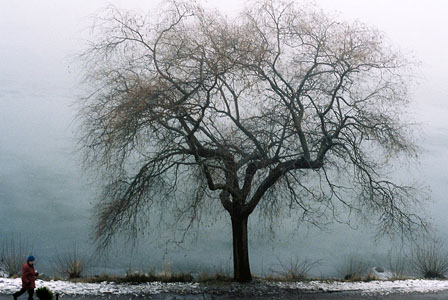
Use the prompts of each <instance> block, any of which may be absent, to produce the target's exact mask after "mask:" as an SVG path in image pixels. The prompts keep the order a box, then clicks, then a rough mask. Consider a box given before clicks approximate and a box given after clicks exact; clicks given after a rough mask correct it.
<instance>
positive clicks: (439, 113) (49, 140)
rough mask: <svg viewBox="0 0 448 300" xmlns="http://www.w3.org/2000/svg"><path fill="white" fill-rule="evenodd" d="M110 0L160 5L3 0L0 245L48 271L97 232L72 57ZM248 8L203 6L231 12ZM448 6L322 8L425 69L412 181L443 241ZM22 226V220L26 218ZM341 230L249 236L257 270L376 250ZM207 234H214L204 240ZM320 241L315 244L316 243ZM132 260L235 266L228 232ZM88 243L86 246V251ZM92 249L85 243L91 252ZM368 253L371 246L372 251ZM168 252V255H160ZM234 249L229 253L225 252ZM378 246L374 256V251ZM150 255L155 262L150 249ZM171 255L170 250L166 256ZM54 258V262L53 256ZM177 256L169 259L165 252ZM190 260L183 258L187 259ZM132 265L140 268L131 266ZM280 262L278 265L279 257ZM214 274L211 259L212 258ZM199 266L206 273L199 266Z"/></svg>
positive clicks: (328, 4) (385, 0)
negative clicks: (27, 253)
mask: <svg viewBox="0 0 448 300" xmlns="http://www.w3.org/2000/svg"><path fill="white" fill-rule="evenodd" d="M109 3H111V4H113V5H116V6H117V7H122V8H128V9H134V10H138V11H141V12H144V11H147V10H148V9H151V8H153V7H156V6H157V3H158V2H157V1H147V0H146V1H144V0H141V1H137V0H133V1H129V0H122V1H102V0H101V1H100V0H98V1H92V0H53V1H51V0H41V1H34V0H28V1H22V0H2V1H0V241H1V240H2V239H3V238H5V237H8V236H10V235H11V234H14V235H17V236H21V237H22V238H24V239H26V240H30V241H31V242H32V243H33V245H34V248H35V250H34V251H36V252H38V254H40V255H41V257H43V258H44V259H42V260H43V261H42V264H44V263H50V261H51V257H52V256H54V252H55V251H62V252H63V251H65V250H64V249H67V248H69V247H70V245H73V244H75V243H76V244H78V245H84V243H86V242H87V241H89V237H90V235H89V230H90V229H91V227H90V225H91V220H90V208H91V203H92V201H94V196H95V188H94V187H92V186H91V185H89V184H88V182H87V179H86V178H85V177H84V176H83V175H82V170H81V169H80V167H79V160H77V157H76V155H75V154H74V152H73V149H74V147H75V145H74V140H73V137H74V131H75V130H76V122H75V121H74V117H75V112H76V111H75V107H74V106H73V105H72V104H73V103H74V101H75V100H76V99H77V97H78V96H79V95H81V94H82V86H80V84H79V74H78V73H77V70H76V63H75V55H76V54H77V53H79V52H80V51H81V50H82V49H83V45H85V43H86V41H87V40H88V39H89V37H90V36H89V34H90V31H89V27H90V25H91V24H92V17H93V16H94V15H95V14H96V13H97V12H98V11H99V10H100V9H101V8H104V7H105V6H107V5H108V4H109ZM244 3H245V1H241V0H240V1H237V0H227V1H224V2H223V1H221V0H219V1H208V3H207V5H209V6H212V7H217V8H218V9H220V10H222V11H223V12H225V13H230V14H232V15H235V14H236V13H237V12H238V11H239V9H240V8H241V7H242V6H243V5H244ZM447 3H448V2H446V1H444V0H438V1H436V0H426V1H423V0H421V1H417V0H412V1H409V0H394V1H390V0H319V1H316V4H317V5H318V6H320V7H321V8H323V9H324V10H326V11H328V12H331V13H333V14H337V15H339V16H340V18H342V19H346V20H349V21H355V20H359V21H361V22H364V23H367V24H369V25H372V26H375V27H376V28H378V29H379V30H380V31H383V32H384V33H385V34H386V36H387V38H388V39H389V41H390V43H391V44H392V45H393V46H394V47H396V48H399V49H401V51H402V52H404V53H405V54H407V55H409V56H411V57H413V58H415V59H416V60H417V61H419V62H420V65H419V68H418V69H417V70H418V72H417V73H416V76H417V77H418V82H419V84H418V85H415V86H413V87H411V91H412V96H413V100H412V103H411V106H410V113H411V115H412V116H413V117H414V121H415V122H417V123H418V124H419V126H420V127H419V128H420V130H419V131H418V132H417V136H416V139H417V142H418V143H419V144H420V146H421V148H422V152H421V154H420V163H419V164H418V165H416V166H415V170H416V176H417V179H418V180H419V181H421V182H423V183H425V184H427V185H428V186H429V187H430V188H431V203H430V205H428V207H427V208H428V214H429V216H430V217H431V218H432V219H433V222H434V224H436V225H437V229H438V231H439V235H440V237H441V238H442V239H446V238H448V226H447V225H448V220H447V218H446V213H447V212H448V201H446V195H448V180H447V176H446V173H447V172H446V170H447V169H448V162H447V160H446V157H447V154H448V132H447V127H448V118H447V117H446V116H447V115H448V101H447V99H448V85H447V84H448V71H447V70H448V51H447V49H448V18H447V17H446V12H447V11H448V4H447ZM25 220H26V221H25ZM345 230H346V229H345V228H341V227H337V229H335V230H333V231H332V232H323V233H320V234H318V235H316V234H315V233H314V232H313V234H312V235H311V236H310V235H307V232H306V231H304V232H300V233H298V234H295V235H291V234H293V233H294V232H288V231H287V230H284V229H280V231H281V232H282V233H284V234H283V235H282V234H279V235H278V237H277V238H276V241H275V243H273V242H272V239H270V238H269V237H267V236H265V233H259V234H254V236H252V238H251V239H252V241H251V243H252V245H251V248H250V252H251V262H252V265H254V264H255V263H254V261H255V262H256V263H257V264H258V265H259V266H260V265H261V266H262V268H264V267H267V265H269V262H265V261H268V260H270V261H272V257H273V256H274V255H278V256H287V255H290V256H292V257H293V256H294V255H297V253H300V254H306V253H309V252H313V253H315V254H317V255H320V256H322V257H331V255H332V250H331V249H329V248H328V247H327V246H325V245H330V246H331V247H332V248H336V249H339V250H340V252H341V253H349V252H350V251H351V249H354V248H358V249H362V250H365V251H369V249H370V251H376V250H378V249H376V250H375V248H374V247H373V245H375V242H374V240H373V239H366V240H365V241H364V242H363V243H362V244H361V245H360V244H359V243H358V242H356V240H357V239H359V236H360V235H362V234H363V233H360V232H355V231H351V232H350V235H347V234H344V232H345ZM208 235H213V237H214V238H212V239H209V236H208ZM313 235H314V236H313ZM149 240H150V242H148V243H147V244H145V247H144V249H140V250H136V252H135V254H133V255H132V257H140V258H141V257H142V256H141V255H143V257H145V263H146V262H147V263H148V264H149V263H150V261H158V262H159V263H160V264H162V262H161V261H163V260H164V259H165V257H166V256H167V255H173V256H172V257H170V258H169V259H170V260H172V261H175V262H177V263H179V264H181V263H185V261H190V263H192V264H195V263H196V264H197V265H199V267H201V266H203V265H202V264H203V262H202V260H201V256H200V255H199V256H198V253H208V254H210V253H211V252H212V250H215V249H217V248H218V249H221V250H219V251H217V252H216V259H218V258H219V259H220V260H221V262H219V261H216V260H215V264H216V265H219V264H221V265H224V266H226V267H227V266H229V261H230V258H231V236H230V232H226V231H225V230H221V229H219V228H216V227H212V228H210V229H206V230H205V233H204V234H202V235H201V236H200V237H198V240H199V241H200V240H207V241H210V242H209V243H208V244H201V245H200V246H198V243H195V242H194V241H193V242H191V243H187V245H186V246H185V247H186V249H185V250H184V251H183V252H182V253H183V255H180V256H177V257H181V258H179V259H177V260H176V258H175V254H172V253H174V252H175V251H178V250H167V249H165V250H163V247H158V246H157V245H154V243H153V242H154V240H153V239H149ZM82 247H83V246H81V248H82ZM86 247H87V246H86ZM372 247H373V248H372ZM161 249H162V250H161ZM229 249H230V251H229ZM372 249H373V250H372ZM149 251H151V257H148V256H147V253H148V252H149ZM170 251H172V253H171V252H170ZM52 253H53V254H52ZM170 253H171V254H170ZM182 257H183V258H182ZM130 260H131V259H129V262H127V263H129V264H133V263H134V262H131V261H130ZM274 260H275V259H274ZM209 265H211V266H213V261H212V262H210V264H209ZM204 267H207V266H205V265H204Z"/></svg>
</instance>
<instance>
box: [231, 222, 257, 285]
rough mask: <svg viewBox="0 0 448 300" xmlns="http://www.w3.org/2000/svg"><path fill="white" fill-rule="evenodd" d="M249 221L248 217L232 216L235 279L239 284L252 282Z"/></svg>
mask: <svg viewBox="0 0 448 300" xmlns="http://www.w3.org/2000/svg"><path fill="white" fill-rule="evenodd" d="M247 219H248V217H247V216H245V217H242V216H232V235H233V279H234V280H235V281H238V282H249V281H252V275H251V273H250V266H249V248H248V240H247Z"/></svg>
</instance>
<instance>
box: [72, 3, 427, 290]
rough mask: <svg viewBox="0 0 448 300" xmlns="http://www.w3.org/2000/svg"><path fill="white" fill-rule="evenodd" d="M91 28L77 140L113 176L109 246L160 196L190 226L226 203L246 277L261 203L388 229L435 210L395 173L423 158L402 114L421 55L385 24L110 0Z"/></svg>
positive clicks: (274, 10) (289, 9) (105, 211)
mask: <svg viewBox="0 0 448 300" xmlns="http://www.w3.org/2000/svg"><path fill="white" fill-rule="evenodd" d="M95 32H97V33H98V34H97V35H96V39H95V40H94V42H92V44H91V45H90V46H89V48H88V49H87V50H86V51H85V52H84V53H83V55H82V58H83V59H84V62H85V65H86V74H87V76H86V82H87V83H88V84H89V85H90V86H91V87H92V92H91V94H90V96H88V97H86V98H85V99H84V100H83V101H82V106H81V108H80V118H81V121H82V126H81V128H80V129H81V130H80V132H81V133H82V137H81V138H80V141H81V145H82V146H83V148H82V149H83V150H84V153H85V162H86V165H87V166H89V167H90V168H92V169H93V170H95V171H97V172H98V174H99V175H101V179H102V181H103V182H104V183H105V184H104V187H103V192H104V193H103V195H102V198H101V199H100V200H99V202H98V205H97V207H96V208H97V210H96V212H97V224H96V236H97V238H98V240H99V242H101V244H102V245H107V244H108V243H110V241H111V238H112V237H113V236H114V234H115V233H117V232H122V231H126V232H131V233H133V234H134V235H135V234H137V233H138V232H139V231H140V230H144V228H145V226H146V224H147V222H148V221H147V220H148V218H149V216H150V213H151V209H152V208H155V206H154V205H156V204H158V205H160V207H162V208H163V211H165V212H167V211H170V212H172V213H173V215H174V218H175V219H176V220H183V221H186V222H187V227H186V228H189V227H190V226H191V225H192V224H193V222H194V221H195V220H198V218H200V216H201V213H203V209H204V207H206V208H210V209H211V210H212V211H213V210H220V208H221V205H222V207H223V208H224V209H225V211H227V212H228V213H229V215H230V218H231V222H232V233H233V258H234V279H235V280H237V281H241V282H244V281H250V280H251V272H250V266H249V252H248V229H247V222H248V217H249V216H250V215H251V214H252V213H253V211H254V210H255V208H256V207H259V212H260V215H261V216H266V217H267V218H271V219H273V220H275V218H276V217H277V216H279V214H280V213H282V212H285V211H286V212H289V213H291V215H293V216H294V217H296V218H297V219H298V220H299V221H301V222H310V223H312V224H316V225H319V224H322V223H326V222H329V221H332V220H336V221H340V222H345V221H347V220H350V218H349V217H350V216H351V215H355V214H356V215H358V216H369V217H370V216H371V215H375V216H376V220H378V222H377V223H376V224H375V225H378V228H379V229H381V230H383V231H385V232H396V231H398V232H401V233H408V232H412V230H414V229H415V228H421V226H422V225H423V226H424V225H425V223H424V221H423V220H422V219H421V217H419V215H416V214H414V213H413V211H414V210H413V207H414V204H418V203H419V202H420V200H421V199H419V197H418V196H417V195H418V193H416V191H415V189H414V188H412V187H411V186H406V185H402V184H399V183H395V182H394V181H392V180H391V179H390V178H391V177H390V176H389V175H388V172H389V171H391V166H392V165H391V163H390V162H391V159H392V158H397V157H399V158H412V159H413V158H415V157H416V149H415V146H414V144H413V143H412V140H411V135H410V131H409V130H408V125H409V122H406V119H404V120H403V119H402V117H403V112H404V111H405V109H406V107H407V104H408V102H409V97H408V94H407V89H408V83H409V81H408V80H409V78H408V77H407V75H406V74H407V72H408V71H409V70H408V67H410V64H409V63H408V62H407V61H406V60H405V59H403V58H402V57H401V56H400V55H399V53H398V52H396V51H394V50H393V49H391V48H390V47H389V46H388V45H387V43H385V42H384V40H383V37H382V36H381V34H380V33H378V32H377V31H376V30H374V29H372V28H369V27H367V26H365V25H363V24H360V23H355V24H347V23H344V22H338V21H335V20H333V19H331V18H329V17H327V16H326V15H325V14H323V13H322V12H320V11H318V10H309V9H303V8H301V7H299V6H297V5H294V4H293V3H291V4H284V3H277V2H275V1H265V2H257V3H254V4H253V5H252V8H251V9H248V10H246V11H245V12H244V14H242V15H240V16H239V18H238V19H233V20H229V19H228V18H225V17H223V16H221V15H220V14H219V13H217V12H208V11H205V10H204V9H202V8H201V7H200V6H196V5H194V4H186V3H171V4H170V5H169V6H168V8H167V9H166V10H164V11H163V12H162V13H159V14H158V15H154V16H149V15H148V16H139V15H136V14H132V13H130V12H124V11H119V10H116V9H113V8H112V9H110V10H108V11H107V12H106V13H105V16H103V17H99V19H98V22H97V26H96V27H95ZM218 203H220V204H221V205H219V204H218ZM284 209H286V210H284ZM347 218H348V219H347ZM184 229H185V228H184ZM134 235H131V236H134Z"/></svg>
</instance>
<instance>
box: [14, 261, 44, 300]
mask: <svg viewBox="0 0 448 300" xmlns="http://www.w3.org/2000/svg"><path fill="white" fill-rule="evenodd" d="M34 260H35V259H34V256H32V255H30V256H28V258H27V260H26V263H25V264H24V265H23V267H22V288H21V289H20V291H18V292H16V293H14V294H13V296H14V300H17V298H18V297H20V296H21V295H22V294H24V293H25V292H28V300H33V299H34V298H33V295H34V289H35V288H36V283H35V282H36V277H37V276H38V275H39V273H37V272H36V271H35V270H34Z"/></svg>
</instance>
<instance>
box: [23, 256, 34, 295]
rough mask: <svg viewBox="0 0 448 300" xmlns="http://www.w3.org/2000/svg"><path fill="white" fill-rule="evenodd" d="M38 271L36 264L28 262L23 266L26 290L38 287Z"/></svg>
mask: <svg viewBox="0 0 448 300" xmlns="http://www.w3.org/2000/svg"><path fill="white" fill-rule="evenodd" d="M36 276H37V274H36V272H35V271H34V266H32V265H30V264H29V263H28V262H26V263H25V264H24V265H23V268H22V288H24V289H25V290H31V289H34V288H36V283H35V282H36Z"/></svg>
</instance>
